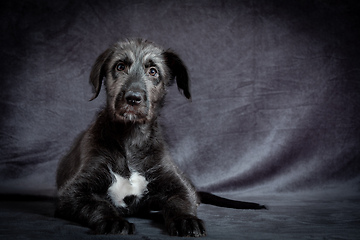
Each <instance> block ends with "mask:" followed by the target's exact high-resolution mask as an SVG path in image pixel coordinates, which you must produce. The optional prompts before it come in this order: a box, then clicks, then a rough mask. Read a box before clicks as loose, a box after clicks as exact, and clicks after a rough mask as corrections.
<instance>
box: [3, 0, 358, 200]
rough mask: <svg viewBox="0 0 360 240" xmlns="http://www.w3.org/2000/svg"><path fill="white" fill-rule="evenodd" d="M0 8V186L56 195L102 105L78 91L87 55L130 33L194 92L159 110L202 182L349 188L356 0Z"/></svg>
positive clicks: (179, 155)
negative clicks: (163, 51)
mask: <svg viewBox="0 0 360 240" xmlns="http://www.w3.org/2000/svg"><path fill="white" fill-rule="evenodd" d="M0 6H1V7H0V12H1V15H0V16H1V21H0V26H1V34H0V39H1V40H0V41H1V45H0V46H1V48H0V49H1V50H0V59H1V65H0V71H1V74H0V78H1V81H0V87H1V88H0V91H1V98H0V193H19V194H33V195H52V196H53V195H54V194H55V192H56V191H55V189H56V188H55V177H54V176H55V172H56V167H57V163H58V161H59V159H61V157H62V156H63V155H64V154H65V152H66V151H67V150H68V149H69V148H70V146H71V144H72V142H73V140H74V138H75V137H76V136H77V135H78V134H79V133H80V132H81V131H82V130H85V129H86V127H87V126H88V125H89V124H90V123H91V122H92V121H93V120H94V117H95V115H96V113H97V112H98V111H99V109H100V108H101V107H103V106H104V104H105V97H104V96H105V95H104V91H103V92H102V93H101V95H100V98H98V99H96V100H94V101H92V102H89V101H88V100H89V99H90V98H91V96H92V92H91V86H90V85H89V83H88V78H89V73H90V70H91V67H92V64H93V63H94V61H95V59H96V57H97V56H98V55H99V54H101V53H102V52H103V51H104V50H105V49H106V48H107V47H108V46H109V45H110V44H112V43H114V42H115V41H117V40H119V39H124V38H133V37H140V38H145V39H148V40H151V41H154V42H156V43H158V44H160V45H162V46H164V47H165V48H171V49H172V50H174V51H175V52H177V53H178V54H179V55H180V56H181V58H182V60H183V61H184V63H185V64H186V65H187V67H188V71H189V75H190V78H191V92H192V101H191V102H190V101H187V100H186V99H185V98H184V97H183V96H182V95H181V94H179V93H178V91H177V88H176V86H173V87H171V88H170V89H169V93H168V96H167V103H166V105H165V107H164V109H163V111H162V116H161V117H162V118H161V122H162V124H163V125H164V132H165V133H166V138H167V139H168V142H169V147H170V150H171V152H172V154H173V157H174V160H175V161H176V162H177V163H178V164H179V166H180V167H181V169H182V170H184V172H186V174H187V175H188V176H189V177H190V179H191V180H192V181H193V183H194V184H195V185H196V186H197V187H198V188H199V189H201V190H206V191H212V192H218V193H224V194H230V195H231V194H233V195H232V196H235V197H237V198H241V196H242V195H244V196H245V195H248V196H252V195H261V194H268V195H269V194H270V195H271V196H280V195H281V194H284V193H285V194H290V195H291V194H299V193H300V194H301V193H304V192H306V193H310V195H312V196H319V197H318V198H322V197H323V196H324V194H319V193H322V192H326V193H327V194H331V195H334V196H338V197H339V196H344V199H346V197H345V196H348V195H356V196H359V186H360V185H359V180H360V178H359V177H360V141H359V137H360V111H359V110H360V77H359V76H360V58H359V56H360V44H359V42H360V14H359V13H360V11H359V10H360V6H359V3H358V1H350V0H344V1H330V0H329V1H325V0H324V1H323V0H301V1H297V0H290V1H289V0H263V1H262V0H259V1H257V0H244V1H203V0H199V1H189V0H182V1H151V0H150V1H142V0H138V1H115V0H114V1H16V0H15V1H1V3H0ZM281 196H282V195H281ZM315 198H317V197H315ZM258 201H261V202H262V203H265V204H266V201H267V200H266V199H262V200H261V199H260V200H258ZM269 201H270V200H269Z"/></svg>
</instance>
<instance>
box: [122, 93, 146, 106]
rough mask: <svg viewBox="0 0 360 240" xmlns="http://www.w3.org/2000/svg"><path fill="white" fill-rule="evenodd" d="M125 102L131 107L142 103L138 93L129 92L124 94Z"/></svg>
mask: <svg viewBox="0 0 360 240" xmlns="http://www.w3.org/2000/svg"><path fill="white" fill-rule="evenodd" d="M125 99H126V102H127V103H128V104H129V105H131V106H134V105H139V104H140V103H141V101H142V95H141V93H139V92H132V91H129V92H127V93H126V94H125Z"/></svg>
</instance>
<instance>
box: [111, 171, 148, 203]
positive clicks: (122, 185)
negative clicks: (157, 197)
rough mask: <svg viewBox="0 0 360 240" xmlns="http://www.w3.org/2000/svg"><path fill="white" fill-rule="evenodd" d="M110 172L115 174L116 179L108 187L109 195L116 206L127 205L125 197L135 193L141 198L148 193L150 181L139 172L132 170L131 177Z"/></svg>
mask: <svg viewBox="0 0 360 240" xmlns="http://www.w3.org/2000/svg"><path fill="white" fill-rule="evenodd" d="M110 172H111V174H112V175H113V176H114V181H113V183H112V184H111V186H110V187H109V189H108V195H109V196H110V198H111V200H112V202H113V203H114V204H115V206H117V207H126V203H125V202H124V198H125V197H127V196H131V195H135V196H136V197H137V198H139V199H140V198H141V197H142V196H143V194H144V193H146V191H147V188H146V187H147V184H148V182H147V181H146V179H145V177H143V176H141V175H140V174H139V173H138V172H132V173H131V176H130V178H129V179H127V178H123V177H121V176H120V175H119V174H116V173H114V172H113V171H110Z"/></svg>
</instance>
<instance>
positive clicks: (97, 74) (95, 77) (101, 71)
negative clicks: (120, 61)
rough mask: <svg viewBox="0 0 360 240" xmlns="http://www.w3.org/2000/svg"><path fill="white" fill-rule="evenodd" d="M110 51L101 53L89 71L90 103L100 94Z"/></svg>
mask: <svg viewBox="0 0 360 240" xmlns="http://www.w3.org/2000/svg"><path fill="white" fill-rule="evenodd" d="M111 53H112V50H111V48H109V49H107V50H106V51H105V52H103V53H102V54H101V55H100V56H99V57H98V58H97V59H96V61H95V63H94V66H93V67H92V69H91V73H90V81H89V82H90V84H91V85H92V86H93V93H94V95H93V97H92V98H91V99H90V101H92V100H94V99H95V98H96V97H97V96H98V95H99V93H100V89H101V84H102V80H103V78H104V77H105V74H106V72H105V68H104V66H105V63H106V61H107V60H108V59H109V56H110V55H111Z"/></svg>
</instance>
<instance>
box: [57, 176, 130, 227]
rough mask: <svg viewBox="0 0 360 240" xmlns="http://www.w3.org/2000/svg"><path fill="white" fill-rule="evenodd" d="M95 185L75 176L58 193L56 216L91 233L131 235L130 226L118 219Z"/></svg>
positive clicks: (110, 204) (123, 220)
mask: <svg viewBox="0 0 360 240" xmlns="http://www.w3.org/2000/svg"><path fill="white" fill-rule="evenodd" d="M97 180H98V181H103V180H106V178H101V176H99V178H97ZM98 184H99V183H95V182H91V181H87V180H86V179H85V177H81V176H79V177H78V178H77V179H76V180H75V181H73V183H72V184H70V185H68V186H66V187H65V188H64V189H62V190H61V191H60V194H59V198H58V204H57V209H56V213H55V214H56V216H57V217H60V218H64V219H67V220H71V221H75V222H78V223H80V224H82V225H85V226H87V227H89V228H91V229H92V230H93V231H94V233H95V234H133V233H134V231H135V227H134V224H132V223H129V222H128V221H126V220H125V219H123V218H122V216H121V214H120V213H119V212H118V210H117V209H116V207H115V206H114V205H113V204H112V203H111V202H110V201H109V200H108V199H107V198H106V193H102V192H100V191H99V189H97V188H98Z"/></svg>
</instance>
